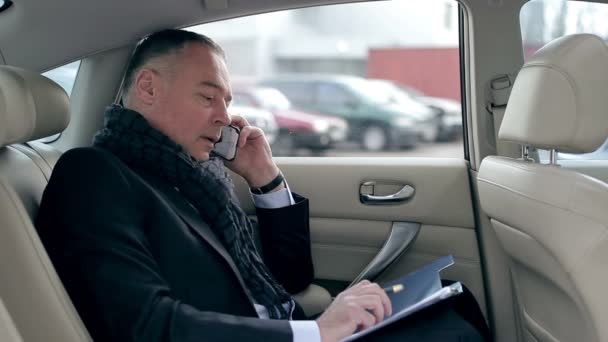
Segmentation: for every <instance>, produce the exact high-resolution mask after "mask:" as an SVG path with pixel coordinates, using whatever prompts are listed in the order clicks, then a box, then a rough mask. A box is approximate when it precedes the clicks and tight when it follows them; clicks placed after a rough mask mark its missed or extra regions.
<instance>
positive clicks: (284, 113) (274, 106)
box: [232, 87, 348, 154]
mask: <svg viewBox="0 0 608 342" xmlns="http://www.w3.org/2000/svg"><path fill="white" fill-rule="evenodd" d="M232 95H233V101H234V102H235V103H238V104H243V105H247V106H250V107H255V108H262V109H264V110H266V111H268V112H270V113H272V115H274V118H275V120H276V122H277V124H278V128H279V131H278V138H277V140H276V146H273V151H274V152H275V153H279V154H290V153H291V150H292V149H293V148H308V149H311V150H314V151H317V152H319V151H323V150H326V149H328V148H331V147H333V146H334V145H335V144H336V143H339V142H342V141H344V140H345V139H346V135H347V132H348V124H347V123H346V121H344V120H343V119H340V118H336V117H332V116H326V115H320V114H314V113H310V112H304V111H301V110H295V109H293V108H291V103H290V102H289V100H288V99H287V98H286V97H285V95H283V94H282V93H281V92H280V91H279V90H277V89H274V88H269V87H241V88H239V87H237V88H235V89H233V90H232Z"/></svg>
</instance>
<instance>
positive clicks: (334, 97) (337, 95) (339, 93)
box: [317, 83, 356, 106]
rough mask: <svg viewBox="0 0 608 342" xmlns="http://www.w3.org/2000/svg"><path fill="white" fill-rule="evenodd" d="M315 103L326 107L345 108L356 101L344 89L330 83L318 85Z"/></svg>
mask: <svg viewBox="0 0 608 342" xmlns="http://www.w3.org/2000/svg"><path fill="white" fill-rule="evenodd" d="M317 92H318V93H317V102H318V103H319V104H323V105H328V106H346V105H348V104H349V103H352V102H354V101H356V99H353V97H352V95H351V94H350V93H349V92H347V91H346V90H345V89H344V87H341V86H339V85H336V84H331V83H320V84H319V85H318V87H317Z"/></svg>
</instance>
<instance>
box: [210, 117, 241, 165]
mask: <svg viewBox="0 0 608 342" xmlns="http://www.w3.org/2000/svg"><path fill="white" fill-rule="evenodd" d="M240 135H241V130H240V129H239V128H238V127H236V126H232V125H228V126H225V127H224V128H222V135H221V136H220V140H219V141H218V142H216V143H215V145H214V146H213V150H211V153H213V154H215V155H216V156H219V157H220V158H222V159H225V160H228V161H232V160H234V158H236V150H237V144H238V142H239V136H240Z"/></svg>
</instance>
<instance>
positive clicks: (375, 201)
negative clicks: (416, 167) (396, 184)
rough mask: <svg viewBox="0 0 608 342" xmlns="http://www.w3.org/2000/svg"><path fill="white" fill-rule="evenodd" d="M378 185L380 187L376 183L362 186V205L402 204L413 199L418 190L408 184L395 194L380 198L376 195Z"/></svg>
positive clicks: (360, 190) (360, 195)
mask: <svg viewBox="0 0 608 342" xmlns="http://www.w3.org/2000/svg"><path fill="white" fill-rule="evenodd" d="M376 185H379V183H377V182H376V181H369V182H364V183H362V184H361V186H360V188H359V200H360V201H361V203H363V204H368V205H382V204H395V203H401V202H405V201H407V200H409V199H411V198H412V197H414V194H415V193H416V189H414V187H413V186H411V185H408V184H406V185H404V186H403V187H402V188H401V190H399V191H397V192H396V193H394V194H390V195H383V196H378V195H374V187H375V186H376Z"/></svg>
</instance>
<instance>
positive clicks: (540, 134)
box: [478, 34, 608, 342]
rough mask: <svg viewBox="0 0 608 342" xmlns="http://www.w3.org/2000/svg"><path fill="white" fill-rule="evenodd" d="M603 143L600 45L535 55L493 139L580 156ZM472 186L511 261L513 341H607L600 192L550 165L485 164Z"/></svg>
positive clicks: (562, 45)
mask: <svg viewBox="0 0 608 342" xmlns="http://www.w3.org/2000/svg"><path fill="white" fill-rule="evenodd" d="M607 137H608V49H607V47H606V45H605V44H604V42H603V41H602V40H601V39H599V38H598V37H596V36H593V35H588V34H582V35H572V36H567V37H563V38H560V39H558V40H556V41H554V42H551V43H550V44H548V45H547V46H545V47H543V48H542V49H541V50H539V51H538V52H537V53H536V54H535V55H534V56H533V57H532V58H531V59H530V60H529V61H528V62H527V63H526V64H525V65H524V67H523V68H522V69H521V71H520V73H519V75H518V76H517V79H516V81H515V84H514V87H513V90H512V92H511V97H510V99H509V103H508V105H507V109H506V113H505V117H504V121H503V123H502V125H501V127H500V132H499V138H500V139H503V140H506V141H511V142H516V143H520V144H523V145H529V146H534V147H538V148H542V149H549V150H552V149H553V150H558V151H563V152H568V153H585V152H591V151H593V150H595V149H596V148H597V147H599V146H600V145H601V144H602V143H603V142H604V140H606V138H607ZM478 186H479V195H480V200H481V206H482V209H483V211H484V212H485V213H486V214H487V215H488V216H489V218H490V220H491V222H492V226H493V228H494V230H495V232H496V235H497V237H498V239H499V241H500V243H501V245H502V247H503V248H504V252H505V253H506V254H507V255H508V257H509V258H508V259H509V263H510V264H509V269H510V279H511V284H510V285H511V286H512V291H513V297H514V298H516V302H515V303H514V306H515V308H516V310H515V311H516V312H517V313H518V315H519V317H518V321H519V322H518V323H519V331H518V332H517V333H518V335H517V336H514V338H513V341H516V340H517V341H586V342H592V341H608V324H606V321H607V319H608V292H607V291H606V289H607V284H608V185H607V184H605V183H603V182H601V181H599V180H596V179H594V178H591V177H588V176H586V175H583V174H580V173H577V172H573V171H569V170H565V169H562V168H561V167H560V166H559V165H556V164H550V165H541V164H538V163H534V162H529V161H524V160H514V159H509V158H503V157H494V156H492V157H487V158H485V159H484V160H483V162H482V164H481V168H480V171H479V175H478ZM516 337H517V338H516Z"/></svg>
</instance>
